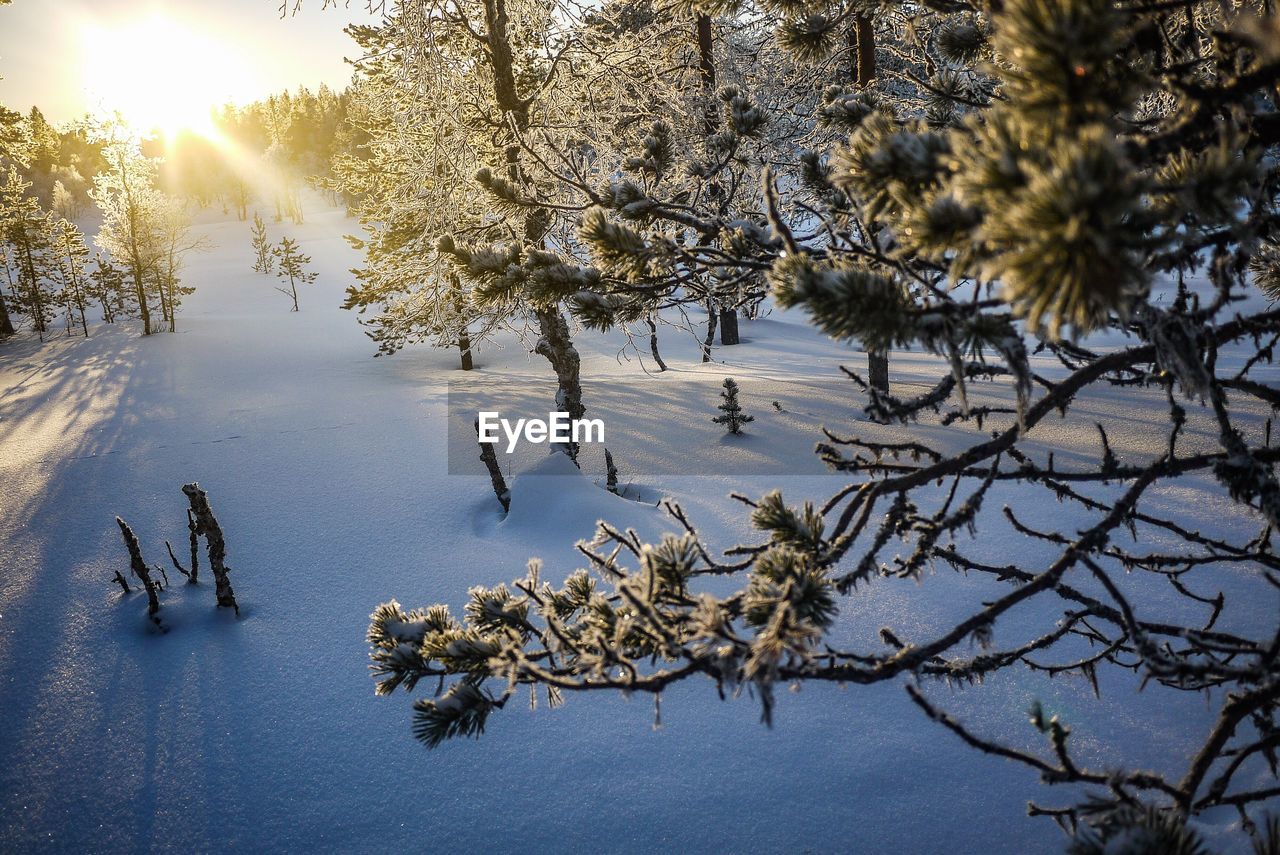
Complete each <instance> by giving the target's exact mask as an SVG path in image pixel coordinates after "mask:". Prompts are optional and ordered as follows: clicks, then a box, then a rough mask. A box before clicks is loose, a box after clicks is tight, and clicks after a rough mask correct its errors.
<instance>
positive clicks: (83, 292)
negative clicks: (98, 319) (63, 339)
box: [50, 219, 93, 338]
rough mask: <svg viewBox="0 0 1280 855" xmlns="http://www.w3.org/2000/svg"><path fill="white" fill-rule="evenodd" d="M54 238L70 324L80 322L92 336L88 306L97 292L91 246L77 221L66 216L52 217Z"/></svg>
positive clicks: (82, 328) (63, 299)
mask: <svg viewBox="0 0 1280 855" xmlns="http://www.w3.org/2000/svg"><path fill="white" fill-rule="evenodd" d="M50 238H51V241H50V242H51V243H52V245H53V249H54V251H55V252H57V254H58V272H59V274H60V275H61V278H62V292H61V294H62V304H63V306H65V307H66V311H67V322H68V328H69V327H71V326H74V325H76V323H77V322H78V323H79V326H80V329H81V330H82V331H83V332H84V336H85V338H88V337H89V321H88V313H87V310H88V306H89V299H90V297H91V295H92V293H93V292H92V280H91V279H90V275H91V274H90V273H89V247H88V246H87V245H86V244H85V240H84V234H83V233H82V232H81V231H80V229H79V228H78V227H77V226H76V224H75V223H73V222H71V221H70V220H66V219H56V220H53V221H52V229H51V234H50Z"/></svg>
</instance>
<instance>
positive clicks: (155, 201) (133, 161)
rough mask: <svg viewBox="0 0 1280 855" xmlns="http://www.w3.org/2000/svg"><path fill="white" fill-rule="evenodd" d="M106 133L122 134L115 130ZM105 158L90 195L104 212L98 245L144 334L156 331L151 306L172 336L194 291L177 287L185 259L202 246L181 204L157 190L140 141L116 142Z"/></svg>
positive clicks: (152, 167)
mask: <svg viewBox="0 0 1280 855" xmlns="http://www.w3.org/2000/svg"><path fill="white" fill-rule="evenodd" d="M105 130H106V131H107V132H108V134H117V135H118V133H119V131H118V128H114V127H111V126H108V127H107V128H106V129H105ZM104 156H105V159H106V163H107V168H106V169H105V170H104V171H103V172H101V173H99V174H98V175H97V176H96V177H95V178H94V186H93V194H92V195H93V200H94V202H96V203H97V205H98V208H99V209H100V210H101V211H102V226H101V228H100V229H99V231H98V236H97V238H96V239H95V242H96V243H97V244H98V246H99V247H101V248H102V249H104V250H106V251H107V252H108V253H110V254H111V257H112V258H113V259H114V261H115V263H116V264H118V265H119V266H120V267H121V269H122V270H123V271H124V273H125V275H126V277H127V278H128V280H129V282H130V285H131V286H132V289H133V299H134V300H135V301H136V305H137V308H138V313H139V315H140V317H141V318H142V334H143V335H151V333H153V332H155V331H156V325H155V324H153V322H152V320H153V319H152V309H153V306H154V307H156V308H159V309H160V311H161V317H162V318H163V320H164V321H166V322H167V323H168V326H169V331H170V332H173V331H175V330H176V328H177V322H176V310H177V306H178V305H179V304H180V302H181V297H182V295H183V294H187V293H190V289H184V288H181V287H180V284H179V277H178V272H179V271H180V269H181V263H182V257H183V255H184V254H185V253H187V252H188V251H190V250H192V249H196V248H198V246H199V243H198V241H193V240H191V239H190V237H189V234H190V227H191V220H190V217H189V216H188V214H187V212H186V208H185V206H184V205H183V204H182V203H181V202H179V200H177V199H175V198H173V197H171V196H169V195H168V194H166V193H164V192H163V191H161V190H160V189H159V188H158V187H157V186H156V179H157V171H156V170H157V165H156V163H155V161H154V160H152V159H151V158H147V157H145V156H144V155H143V154H142V151H141V149H140V148H139V144H138V142H137V141H136V140H131V139H127V138H126V139H120V138H113V139H111V140H110V142H109V143H108V144H107V145H106V147H105V149H104Z"/></svg>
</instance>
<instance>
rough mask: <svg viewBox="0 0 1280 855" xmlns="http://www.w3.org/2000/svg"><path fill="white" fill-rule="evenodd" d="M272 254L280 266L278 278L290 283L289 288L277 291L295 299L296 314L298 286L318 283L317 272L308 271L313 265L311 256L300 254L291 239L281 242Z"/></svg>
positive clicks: (277, 271) (277, 273) (295, 309)
mask: <svg viewBox="0 0 1280 855" xmlns="http://www.w3.org/2000/svg"><path fill="white" fill-rule="evenodd" d="M271 252H272V255H274V256H275V259H276V263H277V265H278V269H277V270H276V276H278V277H279V278H280V279H283V280H286V281H288V283H289V287H288V288H277V289H276V290H277V291H279V292H280V293H281V294H284V295H285V296H286V297H291V298H293V311H295V312H296V311H298V284H299V283H303V284H308V283H311V282H315V281H316V273H315V271H308V270H307V269H306V266H307V265H308V264H310V263H311V256H309V255H305V254H303V253H301V252H299V251H298V244H297V243H296V242H295V241H293V240H291V239H289V238H284V239H283V240H281V241H280V244H279V245H278V246H276V247H275V249H273V250H272V251H271Z"/></svg>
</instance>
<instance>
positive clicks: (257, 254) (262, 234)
mask: <svg viewBox="0 0 1280 855" xmlns="http://www.w3.org/2000/svg"><path fill="white" fill-rule="evenodd" d="M252 229H253V252H254V262H253V270H254V272H255V273H271V271H272V266H273V265H274V264H275V257H274V256H273V255H272V252H271V241H270V240H268V239H267V224H266V223H264V222H263V221H262V216H261V215H260V214H259V213H258V212H257V211H254V212H253V227H252Z"/></svg>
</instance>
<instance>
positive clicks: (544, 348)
mask: <svg viewBox="0 0 1280 855" xmlns="http://www.w3.org/2000/svg"><path fill="white" fill-rule="evenodd" d="M483 5H484V18H485V40H486V42H487V44H488V48H489V64H490V67H491V69H492V71H493V99H494V102H495V103H496V104H497V105H498V109H499V110H501V111H502V112H503V113H504V114H509V115H510V116H511V119H512V121H513V123H514V124H515V127H516V130H517V131H518V132H524V131H525V130H527V129H528V127H529V104H528V102H527V101H525V100H524V99H523V98H521V97H520V93H519V89H518V88H517V86H516V75H515V63H514V60H513V54H512V50H511V38H510V35H509V34H508V32H507V26H508V23H509V17H508V15H507V4H506V0H483ZM506 159H507V175H508V177H509V178H510V179H511V180H512V181H514V182H518V183H521V184H523V183H524V175H523V172H522V171H521V169H520V150H519V148H518V147H516V146H514V145H510V146H508V147H507V150H506ZM545 231H546V223H545V221H544V219H543V218H542V217H539V216H537V215H529V216H527V217H525V222H524V237H525V241H526V242H527V243H528V244H529V245H530V246H536V245H538V244H540V243H541V242H542V239H543V237H544V235H545ZM534 314H535V316H536V317H537V319H538V332H539V333H540V337H539V339H538V344H537V346H535V347H534V352H535V353H537V354H539V355H541V356H544V357H546V359H547V361H549V362H550V363H551V367H552V369H553V370H554V371H555V373H556V382H557V384H558V387H559V388H558V390H557V392H556V404H557V406H558V407H559V408H560V410H561V411H563V412H567V413H568V414H569V418H571V419H580V418H582V416H583V414H584V413H585V412H586V410H585V408H584V407H583V406H582V383H581V377H580V370H581V364H582V360H581V358H580V357H579V356H578V350H577V348H575V347H574V346H573V340H572V339H571V338H570V336H569V325H568V323H566V322H565V319H564V316H563V315H561V314H560V309H559V308H558V307H554V306H553V307H549V308H541V309H536V310H535V313H534ZM566 451H567V452H568V454H569V456H570V457H571V458H573V460H574V462H575V463H576V462H577V456H578V453H577V448H576V446H575V445H574V444H573V443H570V444H569V447H568V448H567V449H566Z"/></svg>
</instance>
